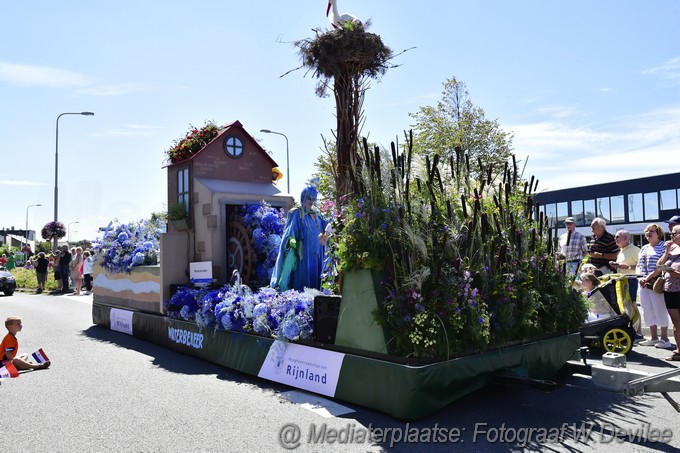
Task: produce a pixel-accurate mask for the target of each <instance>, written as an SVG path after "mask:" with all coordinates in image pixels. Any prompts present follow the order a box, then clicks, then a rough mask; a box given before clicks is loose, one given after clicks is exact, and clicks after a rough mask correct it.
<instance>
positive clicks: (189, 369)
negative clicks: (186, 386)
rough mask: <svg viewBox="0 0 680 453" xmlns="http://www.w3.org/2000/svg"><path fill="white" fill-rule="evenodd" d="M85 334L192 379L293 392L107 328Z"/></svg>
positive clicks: (85, 332) (94, 327) (91, 329)
mask: <svg viewBox="0 0 680 453" xmlns="http://www.w3.org/2000/svg"><path fill="white" fill-rule="evenodd" d="M82 333H83V335H84V336H86V337H88V338H90V339H92V340H96V341H100V342H103V343H108V344H111V345H114V346H119V347H121V348H125V349H129V350H132V351H137V352H139V353H141V354H144V355H147V356H150V357H153V361H152V363H153V364H154V365H156V366H158V367H160V368H163V369H164V370H167V371H170V372H172V373H180V374H188V375H210V374H214V375H215V377H217V379H220V380H224V381H231V382H235V383H238V384H250V385H253V386H256V387H259V388H260V389H261V390H263V391H276V392H280V391H285V390H288V389H289V388H288V387H285V386H282V385H277V384H274V383H272V382H270V381H267V380H264V379H260V378H257V377H252V376H250V375H247V374H243V373H240V372H238V371H234V370H229V369H226V368H224V367H222V366H220V365H217V364H214V363H212V362H208V361H206V360H202V359H200V358H197V357H193V356H190V355H184V354H180V353H179V352H176V351H173V350H171V349H167V348H164V347H162V346H159V345H156V344H154V343H149V342H147V341H144V340H141V339H139V338H136V337H133V336H130V335H126V334H124V333H120V332H116V331H115V330H110V329H107V328H105V327H100V326H91V327H89V328H88V329H86V330H83V331H82Z"/></svg>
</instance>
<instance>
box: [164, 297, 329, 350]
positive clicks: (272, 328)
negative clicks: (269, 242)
mask: <svg viewBox="0 0 680 453" xmlns="http://www.w3.org/2000/svg"><path fill="white" fill-rule="evenodd" d="M317 294H320V292H319V291H315V290H306V291H304V292H298V291H295V290H290V291H286V292H284V293H279V292H277V291H276V290H274V289H272V288H268V287H265V288H261V289H260V290H259V291H258V292H256V293H252V292H251V291H250V290H249V288H248V287H247V286H243V285H242V286H241V287H238V286H230V285H226V286H224V287H222V288H221V289H219V290H210V291H207V290H196V289H190V288H186V287H180V288H178V290H177V292H176V293H175V294H174V295H173V296H172V297H171V298H170V300H169V301H167V302H166V303H165V304H164V305H165V307H164V309H165V313H166V315H167V316H168V317H170V318H174V319H182V320H184V321H194V322H196V324H197V325H198V326H199V327H201V328H205V329H209V328H212V329H215V330H229V331H235V332H246V333H253V334H258V335H262V336H267V337H273V338H276V339H279V340H287V341H296V340H308V339H311V338H312V334H313V325H314V323H313V319H314V313H313V310H314V296H316V295H317Z"/></svg>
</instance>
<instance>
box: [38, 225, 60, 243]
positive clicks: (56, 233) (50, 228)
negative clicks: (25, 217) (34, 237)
mask: <svg viewBox="0 0 680 453" xmlns="http://www.w3.org/2000/svg"><path fill="white" fill-rule="evenodd" d="M40 235H41V236H42V238H43V239H45V240H46V241H51V240H52V239H55V238H56V239H61V238H63V237H64V236H66V227H65V226H64V224H63V223H61V222H47V223H46V224H45V226H44V227H43V229H42V230H41V231H40Z"/></svg>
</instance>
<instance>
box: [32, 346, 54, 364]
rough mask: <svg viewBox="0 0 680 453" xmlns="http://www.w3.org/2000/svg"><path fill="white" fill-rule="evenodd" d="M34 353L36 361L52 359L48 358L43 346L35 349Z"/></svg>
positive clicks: (43, 361)
mask: <svg viewBox="0 0 680 453" xmlns="http://www.w3.org/2000/svg"><path fill="white" fill-rule="evenodd" d="M32 355H33V360H35V363H45V362H47V361H49V360H50V359H48V358H47V354H45V351H43V350H42V348H40V349H38V350H37V351H35V352H34V353H33V354H32Z"/></svg>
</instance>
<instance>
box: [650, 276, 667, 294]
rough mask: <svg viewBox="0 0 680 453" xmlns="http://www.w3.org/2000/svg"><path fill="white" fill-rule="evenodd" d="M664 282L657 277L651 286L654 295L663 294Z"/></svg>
mask: <svg viewBox="0 0 680 453" xmlns="http://www.w3.org/2000/svg"><path fill="white" fill-rule="evenodd" d="M664 282H665V280H664V278H663V277H657V278H656V280H654V284H653V285H652V289H653V290H654V292H655V293H657V294H663V284H664Z"/></svg>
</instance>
